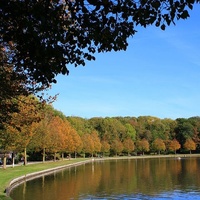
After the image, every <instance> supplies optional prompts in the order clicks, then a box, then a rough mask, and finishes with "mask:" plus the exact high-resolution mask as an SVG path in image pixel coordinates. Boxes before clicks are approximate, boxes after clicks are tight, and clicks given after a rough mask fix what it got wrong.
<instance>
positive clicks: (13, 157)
mask: <svg viewBox="0 0 200 200" xmlns="http://www.w3.org/2000/svg"><path fill="white" fill-rule="evenodd" d="M12 167H13V168H14V167H15V155H14V153H12Z"/></svg>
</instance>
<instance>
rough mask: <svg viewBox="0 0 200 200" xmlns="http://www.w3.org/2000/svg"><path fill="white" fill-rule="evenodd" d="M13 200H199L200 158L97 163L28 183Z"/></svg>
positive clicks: (19, 187)
mask: <svg viewBox="0 0 200 200" xmlns="http://www.w3.org/2000/svg"><path fill="white" fill-rule="evenodd" d="M10 196H11V197H12V199H13V200H33V199H34V200H68V199H80V200H89V199H101V200H107V199H110V200H111V199H115V200H116V199H124V200H128V199H144V200H145V199H148V200H149V199H151V200H158V199H192V200H195V199H200V158H195V157H191V158H187V157H186V158H181V159H177V158H151V159H150V158H144V159H143V158H140V159H119V160H117V159H116V160H105V161H103V160H102V161H94V162H92V163H87V164H83V165H81V166H77V167H71V168H68V169H65V170H62V171H59V172H56V173H53V174H51V175H47V176H42V177H40V178H37V179H34V180H31V181H27V182H25V183H23V184H21V185H19V186H18V187H16V188H14V189H13V190H12V191H11V193H10Z"/></svg>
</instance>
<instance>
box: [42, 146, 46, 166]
mask: <svg viewBox="0 0 200 200" xmlns="http://www.w3.org/2000/svg"><path fill="white" fill-rule="evenodd" d="M45 155H46V151H45V148H43V152H42V162H43V163H44V162H45Z"/></svg>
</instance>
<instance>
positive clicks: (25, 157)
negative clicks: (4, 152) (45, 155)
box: [24, 147, 27, 166]
mask: <svg viewBox="0 0 200 200" xmlns="http://www.w3.org/2000/svg"><path fill="white" fill-rule="evenodd" d="M24 165H25V166H26V165H27V155H26V147H25V148H24Z"/></svg>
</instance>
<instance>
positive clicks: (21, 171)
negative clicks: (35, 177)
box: [0, 158, 88, 200]
mask: <svg viewBox="0 0 200 200" xmlns="http://www.w3.org/2000/svg"><path fill="white" fill-rule="evenodd" d="M86 160H88V159H84V158H77V159H71V160H63V161H57V162H46V163H38V164H28V165H27V166H15V167H14V168H12V167H7V168H6V169H3V168H0V200H11V198H10V197H7V196H6V193H5V189H6V188H7V187H8V186H9V183H10V181H11V180H13V179H15V178H18V177H20V176H23V175H26V174H30V173H33V172H38V171H42V170H47V169H52V168H55V167H59V166H63V165H68V164H73V163H77V162H80V161H86Z"/></svg>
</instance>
